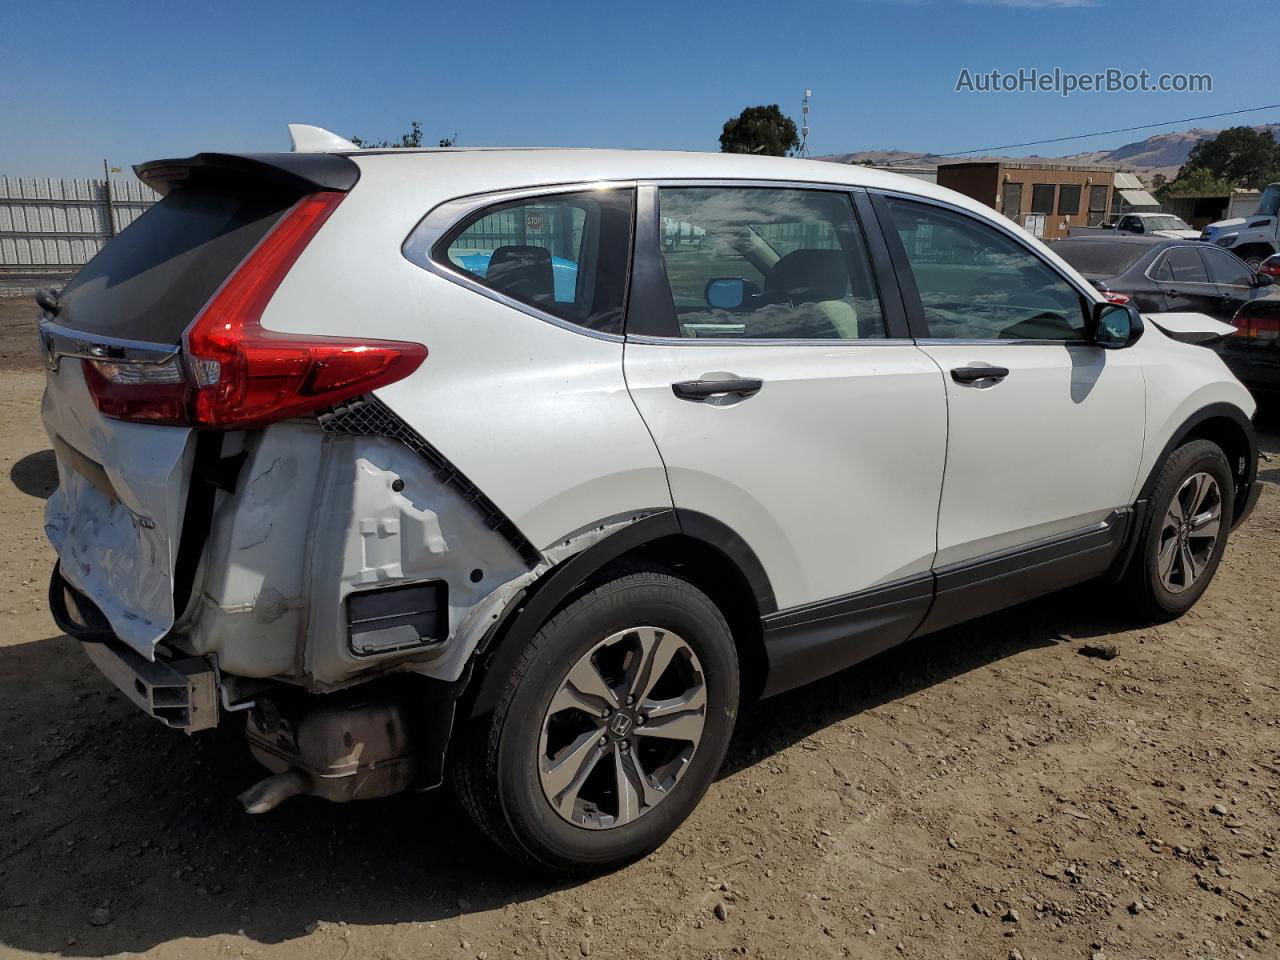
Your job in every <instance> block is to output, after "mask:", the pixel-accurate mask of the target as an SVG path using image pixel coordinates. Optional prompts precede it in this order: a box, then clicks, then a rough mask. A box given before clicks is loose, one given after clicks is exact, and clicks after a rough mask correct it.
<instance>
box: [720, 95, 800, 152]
mask: <svg viewBox="0 0 1280 960" xmlns="http://www.w3.org/2000/svg"><path fill="white" fill-rule="evenodd" d="M799 146H800V137H799V136H798V135H797V133H796V123H795V121H794V120H792V119H791V118H790V117H788V116H786V115H785V114H784V113H783V112H782V110H781V109H779V107H778V105H777V104H776V103H771V104H769V105H768V106H767V107H766V106H759V107H747V109H745V110H743V111H742V113H740V114H738V115H737V116H736V117H732V118H731V119H729V120H726V121H725V123H724V132H723V133H721V134H720V150H721V152H722V153H760V154H764V155H765V156H768V157H785V156H786V155H787V152H788V151H790V150H795V149H796V148H797V147H799Z"/></svg>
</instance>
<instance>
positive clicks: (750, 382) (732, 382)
mask: <svg viewBox="0 0 1280 960" xmlns="http://www.w3.org/2000/svg"><path fill="white" fill-rule="evenodd" d="M763 386H764V381H763V380H758V379H756V378H754V377H734V378H732V379H728V380H681V381H680V382H679V383H673V384H672V385H671V392H672V393H674V394H675V395H676V396H677V397H679V398H680V399H681V400H706V399H708V398H710V397H714V396H716V395H718V394H729V393H733V394H737V395H739V396H742V397H750V396H754V395H755V394H757V393H759V392H760V388H761V387H763Z"/></svg>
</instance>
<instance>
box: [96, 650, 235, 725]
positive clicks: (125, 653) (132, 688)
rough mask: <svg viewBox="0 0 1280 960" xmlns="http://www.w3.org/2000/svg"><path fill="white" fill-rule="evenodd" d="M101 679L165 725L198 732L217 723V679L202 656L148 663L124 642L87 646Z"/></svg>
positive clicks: (210, 666)
mask: <svg viewBox="0 0 1280 960" xmlns="http://www.w3.org/2000/svg"><path fill="white" fill-rule="evenodd" d="M83 646H84V651H85V653H87V654H88V655H89V659H90V660H92V661H93V663H94V666H96V667H97V668H98V669H99V670H100V671H102V674H103V676H105V677H106V678H107V679H108V680H110V681H111V682H112V683H113V684H115V685H116V687H117V689H119V691H120V692H121V693H123V694H124V695H125V696H126V697H128V698H129V699H130V700H132V701H133V702H134V704H136V705H137V706H138V708H139V709H141V710H142V711H143V712H144V713H146V714H149V715H150V716H152V717H154V718H155V719H157V720H159V721H160V722H161V723H163V724H164V725H165V726H166V727H173V728H174V729H175V730H183V731H185V732H187V733H196V732H198V731H200V730H209V729H212V728H213V727H216V726H217V725H218V678H217V674H216V673H215V672H214V669H213V665H212V664H211V663H210V662H209V661H208V660H207V659H206V658H204V657H183V658H180V659H177V660H147V659H146V658H145V657H142V656H140V655H139V654H138V653H136V652H135V651H133V650H131V649H130V648H128V647H126V646H125V645H124V644H121V643H85V644H84V645H83Z"/></svg>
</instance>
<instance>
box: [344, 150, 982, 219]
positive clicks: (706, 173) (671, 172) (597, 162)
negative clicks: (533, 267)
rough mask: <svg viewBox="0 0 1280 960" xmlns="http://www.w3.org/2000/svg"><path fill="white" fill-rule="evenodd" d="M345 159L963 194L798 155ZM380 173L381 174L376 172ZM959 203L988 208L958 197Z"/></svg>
mask: <svg viewBox="0 0 1280 960" xmlns="http://www.w3.org/2000/svg"><path fill="white" fill-rule="evenodd" d="M327 152H330V153H333V154H335V155H338V156H348V157H351V158H352V159H354V160H355V161H356V162H357V163H359V164H360V167H361V169H362V170H365V171H373V170H374V169H376V168H383V167H391V168H395V169H397V170H400V171H403V172H405V173H406V174H409V173H411V172H413V171H419V170H420V171H422V172H423V173H425V174H429V175H431V176H433V177H446V176H451V175H453V174H455V173H457V174H458V175H460V178H462V179H467V180H472V179H474V178H477V177H485V178H487V179H491V180H492V182H493V189H501V188H503V187H516V186H525V185H528V186H538V185H541V184H544V183H545V184H554V183H576V182H587V181H591V180H661V179H665V178H671V179H696V180H703V179H705V180H716V179H730V180H773V181H787V180H791V181H796V182H801V183H830V184H834V185H837V186H859V187H877V188H880V189H885V190H894V189H897V190H902V191H903V192H909V193H914V194H919V195H922V196H932V197H936V198H937V199H945V200H947V201H949V202H953V203H958V202H959V201H958V200H957V198H961V197H962V195H961V194H958V193H955V192H953V191H951V190H948V189H946V188H945V187H939V186H937V185H936V184H930V183H928V182H926V181H923V180H920V179H918V178H914V177H908V176H905V175H903V174H897V173H890V172H888V171H885V170H879V169H872V168H869V167H865V166H862V165H860V164H847V163H832V162H829V161H825V160H805V159H800V158H796V157H763V156H757V155H752V154H743V153H697V152H692V151H676V150H613V149H596V148H590V147H444V148H414V147H410V148H403V147H396V148H388V149H380V150H342V151H338V150H334V151H327ZM379 172H381V171H379ZM962 199H963V201H964V202H963V203H962V204H961V205H963V206H966V207H969V206H970V205H974V206H975V207H977V208H980V209H983V210H985V211H986V212H988V213H990V212H992V211H991V208H989V207H985V206H984V205H981V204H977V202H976V201H972V200H969V199H968V198H962Z"/></svg>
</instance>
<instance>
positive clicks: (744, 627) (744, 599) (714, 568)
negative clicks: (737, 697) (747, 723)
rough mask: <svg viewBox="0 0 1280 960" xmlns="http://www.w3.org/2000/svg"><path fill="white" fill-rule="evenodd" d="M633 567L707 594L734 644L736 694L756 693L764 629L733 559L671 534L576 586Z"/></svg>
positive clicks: (763, 664) (763, 661)
mask: <svg viewBox="0 0 1280 960" xmlns="http://www.w3.org/2000/svg"><path fill="white" fill-rule="evenodd" d="M637 566H640V567H649V568H654V567H656V568H658V569H662V570H668V571H670V572H671V573H673V574H675V575H676V576H678V577H680V578H681V579H682V580H687V581H688V582H689V583H691V584H693V585H694V586H695V587H697V588H698V589H699V590H701V591H702V592H703V593H705V594H706V595H707V596H708V597H710V598H711V602H712V603H714V604H715V605H716V606H717V607H719V608H720V612H721V613H722V614H723V615H724V618H725V620H726V621H727V622H728V624H729V631H730V633H731V634H732V635H733V642H734V644H735V645H736V646H737V648H738V665H739V669H740V670H741V677H740V688H741V696H742V699H743V700H748V699H755V698H756V697H758V696H759V695H760V691H761V690H763V689H764V680H765V675H766V673H767V672H768V660H767V658H766V657H765V652H764V633H763V629H762V627H761V624H760V610H759V607H758V606H757V605H756V600H755V596H754V594H753V593H752V590H751V585H750V583H749V582H748V580H747V578H746V576H744V575H743V573H742V571H741V570H740V569H738V566H737V564H735V563H734V562H733V561H732V560H731V559H729V557H728V556H727V555H726V554H724V553H722V552H721V551H720V550H717V549H716V548H715V547H714V546H712V545H711V544H709V543H707V542H706V541H704V540H698V539H696V538H694V537H689V536H684V535H674V536H669V537H662V538H660V539H658V540H653V541H650V542H649V543H645V544H641V545H640V546H638V547H635V548H634V549H632V550H629V551H627V552H626V553H624V554H622V555H621V556H619V557H617V558H616V559H614V560H612V561H611V562H610V563H608V564H606V565H605V566H604V567H602V568H601V569H600V570H598V571H597V572H596V573H595V574H594V575H593V576H592V577H591V578H590V580H589V581H587V582H586V583H584V584H583V585H582V586H581V587H580V588H579V590H585V589H590V587H591V586H593V585H595V584H599V583H600V582H602V581H604V580H612V579H614V578H615V577H617V576H621V575H622V574H623V573H625V572H627V571H628V570H630V569H634V568H635V567H637ZM579 590H575V591H574V592H573V594H572V595H571V596H569V597H567V598H566V599H565V603H570V602H572V600H573V598H574V596H576V595H577V594H578V592H579Z"/></svg>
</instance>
